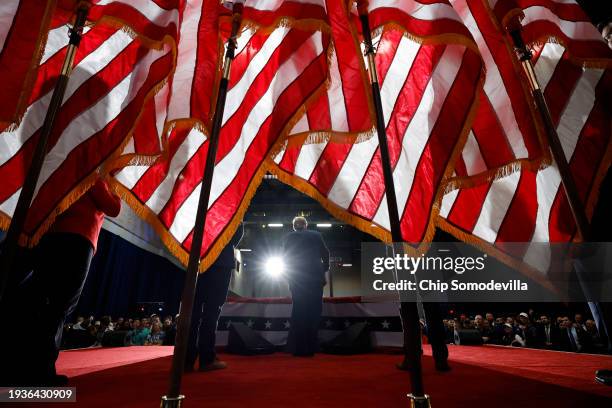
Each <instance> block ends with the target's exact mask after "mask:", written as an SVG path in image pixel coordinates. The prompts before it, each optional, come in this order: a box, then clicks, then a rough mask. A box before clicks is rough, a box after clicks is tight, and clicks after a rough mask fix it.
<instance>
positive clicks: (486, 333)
mask: <svg viewBox="0 0 612 408" xmlns="http://www.w3.org/2000/svg"><path fill="white" fill-rule="evenodd" d="M493 330H494V329H493V328H491V327H490V326H489V321H488V320H484V321H483V322H482V326H481V327H480V329H479V330H478V332H479V333H480V337H482V342H483V343H485V344H486V343H490V342H491V340H492V339H493V335H494V332H493Z"/></svg>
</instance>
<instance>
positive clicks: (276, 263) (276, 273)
mask: <svg viewBox="0 0 612 408" xmlns="http://www.w3.org/2000/svg"><path fill="white" fill-rule="evenodd" d="M283 273H285V262H283V259H282V258H281V257H279V256H272V257H270V258H268V259H267V260H266V274H268V276H270V277H272V278H275V279H276V278H279V277H280V276H282V275H283Z"/></svg>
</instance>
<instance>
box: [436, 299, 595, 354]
mask: <svg viewBox="0 0 612 408" xmlns="http://www.w3.org/2000/svg"><path fill="white" fill-rule="evenodd" d="M444 326H445V331H446V339H447V342H448V343H461V340H460V338H461V336H459V334H460V333H459V332H460V331H462V330H472V333H473V330H476V331H477V332H478V334H479V336H480V337H481V338H482V342H483V343H484V344H496V345H502V346H514V347H530V348H539V349H547V350H557V351H573V352H583V353H606V352H607V344H604V339H603V338H602V336H601V334H600V333H599V331H598V329H597V326H596V325H595V321H594V320H591V319H585V318H584V317H583V316H582V314H576V315H574V318H573V319H570V317H569V316H566V315H560V316H555V317H554V318H553V317H552V316H550V315H548V314H536V313H535V312H534V311H533V310H532V309H530V310H529V311H528V312H521V313H519V314H518V315H505V316H495V315H494V314H493V313H486V314H484V317H483V315H475V316H474V317H473V318H471V317H469V316H466V315H463V314H462V315H460V317H458V318H451V319H445V320H444Z"/></svg>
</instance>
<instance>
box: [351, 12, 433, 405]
mask: <svg viewBox="0 0 612 408" xmlns="http://www.w3.org/2000/svg"><path fill="white" fill-rule="evenodd" d="M358 10H359V19H360V21H361V28H362V32H363V39H364V41H363V42H364V45H365V56H366V58H367V60H368V71H369V74H370V84H371V86H372V99H373V102H374V110H375V112H376V132H377V134H378V145H379V147H380V157H381V163H382V169H383V177H384V182H385V194H386V197H387V208H388V209H389V223H390V225H391V239H392V240H393V242H394V243H400V242H403V237H402V232H401V228H400V218H399V210H398V207H397V198H396V194H395V184H394V181H393V170H392V169H391V160H390V158H389V147H388V145H387V131H386V127H385V120H384V116H383V108H382V102H381V98H380V85H379V83H378V75H377V72H376V60H375V56H376V52H375V50H374V46H373V45H372V32H371V30H370V22H369V19H368V11H367V1H359V2H358ZM400 315H401V317H402V325H403V328H404V339H407V341H405V342H404V355H405V358H406V361H407V362H408V363H409V364H410V370H409V372H410V382H411V386H412V390H411V391H412V392H411V393H410V394H408V398H410V406H411V408H420V407H423V408H424V407H429V406H430V400H429V395H427V394H425V391H424V387H423V368H422V365H421V354H422V350H421V340H420V331H421V327H420V323H419V312H418V309H417V304H416V302H401V303H400Z"/></svg>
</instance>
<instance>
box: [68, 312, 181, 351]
mask: <svg viewBox="0 0 612 408" xmlns="http://www.w3.org/2000/svg"><path fill="white" fill-rule="evenodd" d="M108 332H113V333H117V334H119V332H121V336H120V337H117V338H120V339H121V341H122V342H123V343H124V345H132V346H162V345H164V346H166V345H174V340H175V337H176V318H173V317H172V316H167V317H166V318H164V320H163V321H162V320H161V318H160V317H159V316H158V315H156V314H153V315H151V316H150V317H144V318H141V319H124V318H123V317H119V318H118V319H117V320H115V321H112V319H111V317H110V316H103V317H102V318H101V319H100V320H94V317H93V316H90V317H89V318H85V317H83V316H79V317H77V319H76V322H75V323H74V324H66V325H65V326H64V336H63V341H62V343H63V344H62V348H66V349H69V348H81V347H90V346H98V345H105V344H103V342H104V337H105V334H106V333H108ZM107 338H108V336H107ZM107 341H109V342H110V341H111V340H107ZM114 345H117V344H114Z"/></svg>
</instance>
